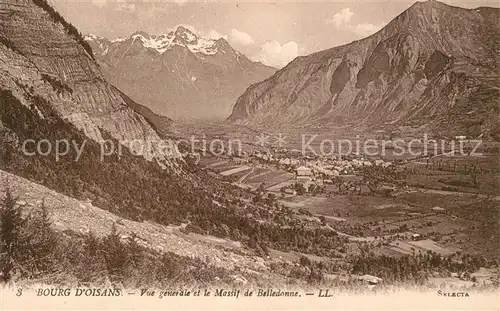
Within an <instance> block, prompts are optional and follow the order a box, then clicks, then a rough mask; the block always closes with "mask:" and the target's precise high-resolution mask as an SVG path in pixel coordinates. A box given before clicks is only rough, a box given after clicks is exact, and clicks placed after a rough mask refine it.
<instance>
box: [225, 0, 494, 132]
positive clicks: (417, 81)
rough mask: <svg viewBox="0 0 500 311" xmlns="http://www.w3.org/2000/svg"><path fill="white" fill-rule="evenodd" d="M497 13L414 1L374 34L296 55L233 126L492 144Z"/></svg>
mask: <svg viewBox="0 0 500 311" xmlns="http://www.w3.org/2000/svg"><path fill="white" fill-rule="evenodd" d="M499 12H500V10H499V9H497V8H489V7H480V8H477V9H464V8H458V7H453V6H449V5H447V4H444V3H441V2H438V1H433V0H431V1H427V2H417V3H415V4H414V5H413V6H411V7H410V8H409V9H408V10H406V11H405V12H403V13H402V14H400V15H399V16H398V17H396V18H395V19H394V20H392V21H391V22H390V23H389V24H388V25H386V26H385V27H384V28H383V29H382V30H380V31H378V32H377V33H375V34H374V35H372V36H370V37H368V38H365V39H362V40H358V41H354V42H352V43H350V44H347V45H344V46H340V47H335V48H332V49H329V50H325V51H321V52H317V53H314V54H311V55H308V56H302V57H298V58H296V59H295V60H294V61H292V62H291V63H289V64H288V65H287V66H286V67H285V68H283V69H281V70H279V71H278V72H276V73H275V74H274V75H273V76H272V77H270V78H269V79H266V80H264V81H262V82H260V83H257V84H254V85H252V86H251V87H249V88H248V89H247V91H246V92H245V93H244V94H243V95H241V96H240V97H239V99H238V100H237V101H236V105H235V106H234V108H233V112H232V114H231V116H230V117H229V120H230V121H232V122H236V123H242V124H248V125H252V126H255V127H260V128H272V127H276V126H280V127H290V126H299V125H300V126H325V127H328V126H347V127H350V128H353V129H354V128H357V129H365V130H368V129H386V128H388V129H398V128H399V127H402V126H407V127H411V128H415V129H419V130H422V131H428V132H429V133H432V134H435V135H441V136H447V135H467V136H469V137H478V136H480V135H482V137H485V138H486V137H490V138H493V139H496V140H498V139H500V136H499V134H500V127H499V118H498V116H499V106H500V101H499V98H500V94H499V89H498V79H499V76H498V73H499V68H498V60H499V56H498V55H499V50H500V46H499V42H500V22H499V20H500V19H499V17H500V15H499Z"/></svg>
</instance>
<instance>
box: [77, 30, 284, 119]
mask: <svg viewBox="0 0 500 311" xmlns="http://www.w3.org/2000/svg"><path fill="white" fill-rule="evenodd" d="M85 39H86V42H88V43H89V44H90V45H91V46H92V49H93V50H94V53H95V56H96V58H97V59H98V61H99V62H100V63H101V65H102V66H101V67H102V69H103V71H104V72H105V74H106V76H107V77H108V79H109V80H110V81H112V82H113V83H114V84H115V85H116V86H117V87H119V88H120V89H123V90H126V91H127V94H128V95H130V97H131V98H133V99H134V100H136V101H138V102H141V103H144V104H145V105H146V106H148V107H149V108H151V109H152V110H154V111H155V112H157V113H159V114H161V115H164V116H168V117H172V118H174V119H179V118H226V117H227V116H228V115H229V114H230V113H231V108H232V106H233V104H234V102H235V101H236V99H237V98H238V96H239V95H240V94H241V93H243V92H244V90H245V89H246V88H247V87H248V86H249V85H250V84H252V83H255V82H257V81H260V80H262V79H265V78H267V77H269V76H270V75H272V74H273V73H274V72H275V69H274V68H271V67H267V66H264V65H263V64H261V63H259V62H253V61H251V60H250V59H248V58H247V57H246V56H245V55H243V54H242V53H240V52H238V51H236V50H235V49H233V48H232V47H231V45H230V44H229V43H228V42H227V41H226V40H225V39H224V38H219V39H210V38H204V37H200V36H198V35H196V34H195V33H194V32H192V31H191V30H189V29H188V28H186V27H184V26H179V27H177V29H176V30H173V31H170V32H168V33H166V34H162V35H149V34H147V33H145V32H136V33H134V34H133V35H131V36H129V37H126V38H118V39H115V40H108V39H105V38H101V37H98V36H93V35H89V36H86V38H85Z"/></svg>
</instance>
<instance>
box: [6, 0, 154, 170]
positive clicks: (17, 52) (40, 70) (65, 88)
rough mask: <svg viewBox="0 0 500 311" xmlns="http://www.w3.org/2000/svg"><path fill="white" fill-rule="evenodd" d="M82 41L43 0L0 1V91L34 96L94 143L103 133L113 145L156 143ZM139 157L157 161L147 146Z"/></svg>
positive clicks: (147, 125) (148, 127)
mask: <svg viewBox="0 0 500 311" xmlns="http://www.w3.org/2000/svg"><path fill="white" fill-rule="evenodd" d="M75 32H76V33H75ZM82 42H84V41H83V38H82V37H81V36H80V35H79V34H78V32H77V31H76V29H74V27H73V30H72V29H71V27H68V25H67V23H66V22H64V21H62V22H61V18H60V16H59V15H58V14H57V13H55V12H54V11H53V10H52V12H51V9H50V7H49V8H47V6H46V3H45V1H43V0H36V1H32V0H6V1H1V2H0V88H2V89H5V90H10V91H12V93H13V94H14V95H15V96H16V97H17V98H19V99H20V100H21V101H22V102H23V103H24V104H26V105H29V104H30V103H29V99H30V98H33V97H35V96H39V97H42V98H44V99H45V100H47V101H48V102H50V103H51V104H52V105H53V106H54V107H55V109H56V110H57V111H58V112H59V113H60V115H61V116H62V117H63V118H65V119H67V120H69V121H70V122H71V123H73V124H74V125H75V126H76V127H77V128H79V129H81V130H83V131H84V132H85V133H86V135H87V136H88V137H90V138H91V139H93V140H96V141H98V142H99V141H102V140H103V139H104V138H105V137H107V136H106V135H108V134H109V135H111V137H112V138H114V139H116V140H118V141H124V140H128V141H132V140H141V141H143V142H150V141H157V140H159V139H160V138H159V137H158V134H157V133H156V131H155V130H154V129H153V127H152V126H151V125H150V123H149V122H148V121H147V120H146V119H145V118H144V116H143V115H141V114H140V113H137V112H136V111H134V109H133V108H132V107H130V106H129V105H128V104H127V103H126V102H125V101H124V99H123V96H122V94H121V93H120V92H119V91H118V90H117V89H116V88H114V87H113V86H112V85H110V84H109V83H108V82H107V81H106V80H105V78H104V76H103V74H102V72H101V69H100V67H99V65H98V64H97V63H96V62H95V61H94V60H93V55H91V51H90V52H89V49H88V47H86V46H85V44H82ZM105 133H106V134H105ZM144 157H145V158H147V159H148V160H151V159H153V158H162V156H161V155H160V154H159V153H158V152H157V150H153V149H147V148H146V149H145V153H144Z"/></svg>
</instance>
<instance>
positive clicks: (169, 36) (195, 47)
mask: <svg viewBox="0 0 500 311" xmlns="http://www.w3.org/2000/svg"><path fill="white" fill-rule="evenodd" d="M100 39H101V38H100V37H98V36H95V35H88V36H86V40H88V41H96V43H97V44H98V45H99V46H100V47H101V50H105V49H106V47H104V46H103V45H102V43H101V42H100V41H101V40H100ZM129 40H131V41H132V43H135V42H139V43H141V44H142V45H143V46H144V47H145V48H149V49H153V50H155V51H157V52H158V53H159V54H163V53H165V52H166V51H167V50H169V49H170V48H172V47H173V46H182V47H186V48H188V49H189V50H190V51H191V52H193V53H202V54H205V55H215V54H217V52H218V50H219V48H222V47H225V44H221V43H220V42H219V41H220V39H219V40H214V39H209V38H203V37H199V36H197V35H196V34H194V32H192V31H191V30H189V29H188V28H186V27H184V26H179V27H177V29H176V30H175V31H170V32H168V33H165V34H161V35H149V34H147V33H146V32H143V31H138V32H136V33H134V34H133V35H131V36H130V37H126V38H123V37H122V38H117V39H114V40H111V41H108V42H110V43H111V44H121V43H122V42H124V41H129ZM101 53H102V52H101Z"/></svg>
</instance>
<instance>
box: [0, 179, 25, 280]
mask: <svg viewBox="0 0 500 311" xmlns="http://www.w3.org/2000/svg"><path fill="white" fill-rule="evenodd" d="M23 223H24V220H23V217H22V214H21V208H20V207H19V206H16V199H15V198H14V197H13V196H12V193H11V192H10V189H8V188H7V192H6V194H5V198H4V199H3V200H2V208H1V209H0V264H1V267H2V268H1V275H0V277H1V279H0V281H2V282H7V281H9V280H10V279H11V277H12V271H13V269H14V262H15V258H16V255H17V253H18V251H19V249H18V248H19V246H20V244H21V228H22V226H23Z"/></svg>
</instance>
